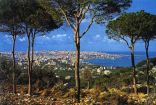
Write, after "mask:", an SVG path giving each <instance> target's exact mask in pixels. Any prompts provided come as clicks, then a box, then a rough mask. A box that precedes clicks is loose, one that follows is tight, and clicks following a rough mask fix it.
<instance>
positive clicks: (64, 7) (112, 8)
mask: <svg viewBox="0 0 156 105" xmlns="http://www.w3.org/2000/svg"><path fill="white" fill-rule="evenodd" d="M50 1H51V4H52V6H53V7H55V8H56V10H57V11H58V12H60V14H61V15H62V17H63V19H64V20H65V21H66V23H67V24H68V25H69V26H70V28H71V29H72V30H73V33H74V43H75V48H76V62H75V87H76V90H77V94H76V99H77V102H80V76H79V66H80V48H81V46H80V45H81V44H80V43H81V39H82V38H83V36H85V35H86V33H87V32H88V31H89V29H90V27H91V26H92V24H93V22H94V19H95V17H96V16H101V15H103V16H105V17H109V16H111V14H112V13H116V12H120V11H121V9H123V8H125V7H126V6H129V3H130V0H50ZM87 16H89V17H90V22H89V23H88V26H87V27H86V29H85V30H84V31H82V30H81V24H82V21H83V20H84V19H85V18H86V17H87Z"/></svg>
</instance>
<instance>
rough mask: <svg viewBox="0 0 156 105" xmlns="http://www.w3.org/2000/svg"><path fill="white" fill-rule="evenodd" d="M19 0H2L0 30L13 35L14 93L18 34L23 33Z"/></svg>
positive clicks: (0, 2) (14, 88) (14, 90)
mask: <svg viewBox="0 0 156 105" xmlns="http://www.w3.org/2000/svg"><path fill="white" fill-rule="evenodd" d="M18 6H19V5H18V1H17V0H14V1H13V0H1V1H0V32H4V33H8V34H9V35H11V36H12V58H13V71H12V82H13V93H16V74H15V72H16V58H15V46H16V37H17V35H21V34H23V31H22V28H21V26H20V22H21V21H20V19H19V15H18V13H17V8H18Z"/></svg>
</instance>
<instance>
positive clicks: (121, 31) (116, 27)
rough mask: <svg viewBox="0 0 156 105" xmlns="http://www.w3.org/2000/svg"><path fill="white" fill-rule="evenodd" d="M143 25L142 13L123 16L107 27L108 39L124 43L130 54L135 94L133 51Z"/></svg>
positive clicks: (135, 81)
mask: <svg viewBox="0 0 156 105" xmlns="http://www.w3.org/2000/svg"><path fill="white" fill-rule="evenodd" d="M142 25H143V21H142V12H136V13H128V14H124V15H122V16H121V17H119V18H118V19H116V20H113V21H110V22H109V24H108V25H107V31H106V32H107V33H108V37H109V38H112V39H115V40H117V41H121V40H122V41H124V42H125V43H126V44H127V46H128V48H129V49H130V52H131V63H132V68H133V88H134V93H137V86H136V84H137V80H136V66H135V56H134V49H135V43H136V42H137V41H138V40H139V38H140V36H141V28H142Z"/></svg>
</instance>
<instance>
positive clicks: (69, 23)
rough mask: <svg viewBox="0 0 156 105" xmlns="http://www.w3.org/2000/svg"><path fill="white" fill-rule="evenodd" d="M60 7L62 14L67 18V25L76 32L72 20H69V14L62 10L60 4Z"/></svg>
mask: <svg viewBox="0 0 156 105" xmlns="http://www.w3.org/2000/svg"><path fill="white" fill-rule="evenodd" d="M58 6H59V9H60V10H61V12H62V14H63V15H64V17H65V20H66V22H67V24H68V25H69V26H70V27H71V28H72V29H73V30H74V31H75V30H76V29H75V27H74V26H73V25H72V24H71V22H70V20H69V18H68V16H67V14H66V13H65V11H64V10H63V9H62V8H61V6H60V5H59V4H58Z"/></svg>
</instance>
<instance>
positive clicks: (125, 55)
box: [86, 52, 156, 67]
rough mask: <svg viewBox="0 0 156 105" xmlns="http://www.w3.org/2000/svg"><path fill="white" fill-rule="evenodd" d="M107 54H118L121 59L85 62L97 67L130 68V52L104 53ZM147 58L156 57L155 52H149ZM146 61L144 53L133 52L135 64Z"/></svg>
mask: <svg viewBox="0 0 156 105" xmlns="http://www.w3.org/2000/svg"><path fill="white" fill-rule="evenodd" d="M104 53H108V54H118V55H121V56H122V57H120V58H117V59H89V60H87V61H86V62H88V63H90V64H94V65H99V66H106V67H131V65H132V64H131V56H130V52H104ZM149 57H150V58H154V57H156V52H149ZM145 59H146V53H145V52H135V64H137V63H139V62H140V61H143V60H145Z"/></svg>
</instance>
